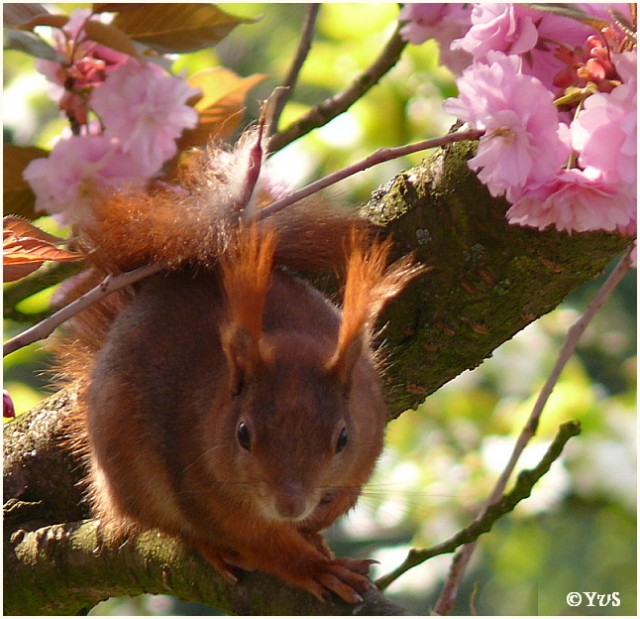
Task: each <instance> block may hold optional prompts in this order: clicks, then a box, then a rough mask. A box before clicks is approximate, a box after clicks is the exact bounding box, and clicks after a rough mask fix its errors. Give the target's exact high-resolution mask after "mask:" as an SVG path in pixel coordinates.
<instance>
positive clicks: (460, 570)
mask: <svg viewBox="0 0 640 619" xmlns="http://www.w3.org/2000/svg"><path fill="white" fill-rule="evenodd" d="M629 253H630V250H629V251H628V252H627V253H626V254H625V256H624V257H623V258H622V259H621V260H620V262H619V263H618V265H617V266H616V268H615V269H614V270H613V271H612V273H611V274H610V275H609V277H608V278H607V280H606V281H605V282H604V284H602V286H601V287H600V289H599V290H598V292H597V293H596V295H595V296H594V298H593V299H592V300H591V302H590V303H589V305H588V306H587V309H586V310H585V311H584V313H583V314H582V316H581V317H580V319H579V320H578V321H577V322H576V323H575V324H574V325H573V326H572V327H571V328H570V329H569V332H568V333H567V337H566V339H565V342H564V344H563V346H562V348H561V350H560V353H559V354H558V359H557V360H556V363H555V364H554V366H553V369H552V370H551V373H550V374H549V377H548V378H547V380H546V381H545V384H544V385H543V387H542V390H541V391H540V393H539V394H538V397H537V399H536V402H535V404H534V406H533V410H532V411H531V414H530V415H529V419H528V420H527V423H526V424H525V426H524V427H523V429H522V432H520V435H519V436H518V440H517V441H516V444H515V446H514V448H513V452H512V453H511V457H510V458H509V461H508V462H507V465H506V466H505V468H504V470H503V472H502V474H501V475H500V478H499V479H498V481H497V482H496V484H495V486H494V488H493V492H492V493H491V496H490V497H489V499H488V500H487V505H486V507H485V508H484V510H483V512H482V513H483V514H485V513H488V512H489V511H490V510H491V506H492V505H493V504H494V503H495V501H497V500H498V497H499V496H500V495H501V494H502V493H503V492H504V490H505V488H506V487H507V483H508V481H509V478H510V477H511V475H512V474H513V471H514V470H515V467H516V464H517V462H518V460H519V459H520V456H521V455H522V452H523V451H524V449H525V447H526V446H527V445H528V444H529V441H530V440H531V439H532V438H533V437H534V435H535V433H536V431H537V429H538V424H539V422H540V416H541V415H542V411H543V410H544V407H545V405H546V403H547V401H548V400H549V396H550V395H551V392H552V391H553V388H554V387H555V385H556V383H557V382H558V379H559V378H560V373H561V372H562V370H563V369H564V366H565V365H566V364H567V362H568V361H569V359H570V358H571V356H572V355H573V353H574V351H575V349H576V346H577V345H578V341H579V340H580V338H581V337H582V334H583V333H584V331H585V329H586V328H587V326H588V325H589V323H590V322H591V320H592V318H593V317H594V316H595V314H596V312H597V311H598V310H599V309H600V308H601V307H602V305H603V303H604V302H605V301H606V300H607V299H608V298H609V295H610V294H611V293H612V292H613V290H614V289H615V288H616V286H617V285H618V284H619V283H620V282H621V281H622V278H623V277H624V276H625V274H626V273H627V272H628V271H629V269H630V268H631V262H630V260H629ZM475 547H476V542H475V540H472V541H471V542H470V543H468V544H467V545H465V547H464V548H462V549H461V550H460V552H459V553H458V556H457V557H455V558H454V561H453V564H452V566H451V572H450V575H449V578H448V579H447V582H446V583H445V586H444V587H443V589H442V591H441V593H440V596H439V597H438V601H437V602H436V605H435V612H436V613H437V614H439V615H445V614H448V613H449V612H451V610H452V609H453V607H454V606H455V603H456V600H457V596H458V589H459V587H460V583H461V582H462V578H463V576H464V573H465V570H466V568H467V566H468V565H469V561H470V560H471V555H472V554H473V552H474V550H475Z"/></svg>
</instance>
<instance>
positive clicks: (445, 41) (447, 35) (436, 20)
mask: <svg viewBox="0 0 640 619" xmlns="http://www.w3.org/2000/svg"><path fill="white" fill-rule="evenodd" d="M470 17H471V6H470V5H468V4H466V5H465V4H462V3H430V4H421V3H416V4H405V5H404V6H403V7H402V9H401V10H400V13H399V15H398V19H399V20H400V21H401V22H405V23H404V25H403V26H402V28H401V29H400V35H401V36H402V38H403V39H404V40H405V41H409V42H410V43H413V44H414V45H418V44H420V43H424V42H425V41H428V40H429V39H435V40H436V41H437V42H438V45H439V46H440V63H441V64H443V65H445V66H447V67H449V69H451V71H453V72H454V73H460V72H461V71H462V70H463V69H464V68H465V67H467V66H469V64H470V63H471V56H470V55H469V54H468V53H467V52H465V51H464V50H455V51H452V50H451V42H452V41H453V40H454V39H457V38H459V37H462V36H464V34H465V32H466V31H467V30H468V29H469V25H470V21H469V20H470Z"/></svg>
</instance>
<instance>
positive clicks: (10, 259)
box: [2, 217, 83, 282]
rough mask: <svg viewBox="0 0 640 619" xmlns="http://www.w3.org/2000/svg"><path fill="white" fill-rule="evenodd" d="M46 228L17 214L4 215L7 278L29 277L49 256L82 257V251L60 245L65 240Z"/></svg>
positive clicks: (59, 259)
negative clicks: (72, 250)
mask: <svg viewBox="0 0 640 619" xmlns="http://www.w3.org/2000/svg"><path fill="white" fill-rule="evenodd" d="M64 242H65V241H64V239H59V238H58V237H55V236H53V235H51V234H48V233H46V232H45V231H44V230H40V229H39V228H36V227H35V226H34V225H32V224H31V223H29V222H28V221H25V220H24V219H20V218H18V217H5V218H4V220H3V229H2V249H3V252H2V253H3V255H2V271H3V277H4V281H5V282H13V281H16V280H18V279H21V278H22V277H26V276H27V275H29V274H30V273H32V272H33V271H35V270H36V269H38V268H39V267H40V265H41V264H42V263H43V262H45V261H46V260H53V261H56V262H70V261H74V260H82V258H83V256H82V254H78V253H74V252H70V251H67V250H66V249H60V248H58V247H56V245H58V244H60V243H64Z"/></svg>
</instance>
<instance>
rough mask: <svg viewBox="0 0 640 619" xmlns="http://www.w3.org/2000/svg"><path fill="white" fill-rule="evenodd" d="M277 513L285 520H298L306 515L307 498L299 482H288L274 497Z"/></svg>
mask: <svg viewBox="0 0 640 619" xmlns="http://www.w3.org/2000/svg"><path fill="white" fill-rule="evenodd" d="M275 507H276V511H277V512H278V515H279V516H280V517H281V518H285V519H287V520H298V519H301V516H303V515H306V511H307V500H306V497H305V492H304V488H303V487H302V485H300V484H288V485H287V486H285V487H284V488H282V489H281V490H280V492H278V494H277V495H276V497H275Z"/></svg>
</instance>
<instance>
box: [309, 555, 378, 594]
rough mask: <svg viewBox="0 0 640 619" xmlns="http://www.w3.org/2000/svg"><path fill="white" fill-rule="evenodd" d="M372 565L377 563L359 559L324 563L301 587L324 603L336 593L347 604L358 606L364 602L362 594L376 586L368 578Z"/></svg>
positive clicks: (318, 565)
mask: <svg viewBox="0 0 640 619" xmlns="http://www.w3.org/2000/svg"><path fill="white" fill-rule="evenodd" d="M372 563H376V562H375V561H369V560H359V559H332V560H330V561H323V562H321V563H318V564H317V567H316V569H315V571H314V573H313V574H310V575H309V576H308V577H307V578H305V579H304V580H303V582H301V583H299V585H300V586H301V587H302V588H304V589H306V590H307V591H309V592H310V593H311V594H313V595H314V596H315V597H317V598H318V599H319V600H321V601H324V602H326V601H328V600H329V599H330V598H331V594H332V593H335V594H336V595H337V596H338V597H340V598H341V599H343V600H344V601H345V602H348V603H349V604H357V603H358V602H362V597H361V596H360V594H362V593H364V592H365V591H367V590H368V589H371V588H372V587H373V586H374V584H373V583H372V582H371V581H370V580H369V579H368V578H367V576H366V575H367V574H368V573H369V568H370V567H371V564H372Z"/></svg>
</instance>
